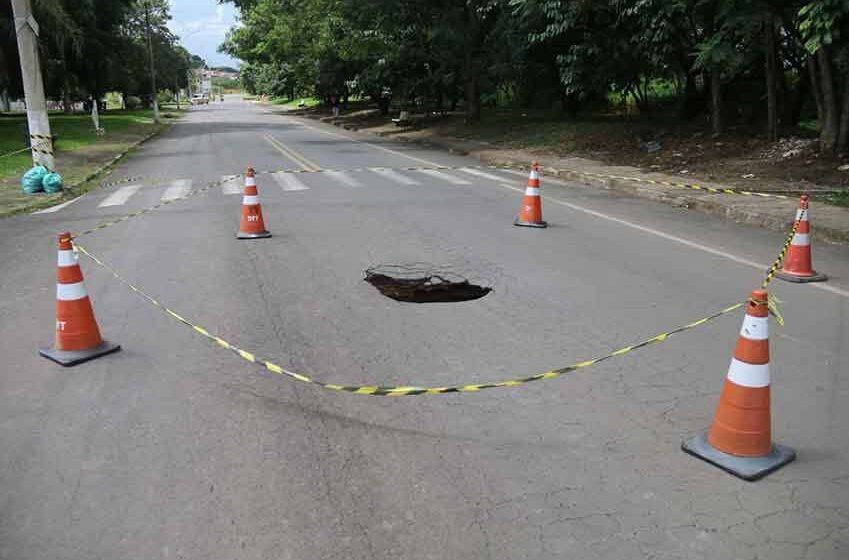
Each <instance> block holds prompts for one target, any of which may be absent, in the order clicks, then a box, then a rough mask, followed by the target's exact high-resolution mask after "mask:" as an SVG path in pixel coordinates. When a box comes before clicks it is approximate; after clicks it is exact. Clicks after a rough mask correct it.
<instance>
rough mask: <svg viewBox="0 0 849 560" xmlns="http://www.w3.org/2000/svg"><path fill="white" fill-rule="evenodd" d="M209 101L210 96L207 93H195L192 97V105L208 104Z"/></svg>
mask: <svg viewBox="0 0 849 560" xmlns="http://www.w3.org/2000/svg"><path fill="white" fill-rule="evenodd" d="M207 103H209V98H208V97H206V96H205V95H195V96H194V97H192V105H206V104H207Z"/></svg>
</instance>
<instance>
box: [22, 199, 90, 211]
mask: <svg viewBox="0 0 849 560" xmlns="http://www.w3.org/2000/svg"><path fill="white" fill-rule="evenodd" d="M81 198H82V196H78V197H77V198H74V199H71V200H69V201H67V202H63V203H62V204H57V205H56V206H51V207H50V208H45V209H44V210H39V211H38V212H33V214H52V213H53V212H58V211H59V210H61V209H62V208H65V207H67V206H70V205H71V204H73V203H75V202H76V201H78V200H79V199H81Z"/></svg>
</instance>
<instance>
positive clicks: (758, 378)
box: [728, 358, 769, 388]
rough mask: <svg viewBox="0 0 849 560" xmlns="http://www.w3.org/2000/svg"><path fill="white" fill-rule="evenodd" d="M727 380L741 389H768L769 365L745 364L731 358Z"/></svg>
mask: <svg viewBox="0 0 849 560" xmlns="http://www.w3.org/2000/svg"><path fill="white" fill-rule="evenodd" d="M728 380H729V381H731V382H733V383H734V384H735V385H740V386H741V387H752V388H757V387H769V364H747V363H746V362H741V361H740V360H738V359H737V358H731V366H729V368H728Z"/></svg>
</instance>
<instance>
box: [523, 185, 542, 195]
mask: <svg viewBox="0 0 849 560" xmlns="http://www.w3.org/2000/svg"><path fill="white" fill-rule="evenodd" d="M525 196H539V189H538V188H536V187H528V188H526V189H525Z"/></svg>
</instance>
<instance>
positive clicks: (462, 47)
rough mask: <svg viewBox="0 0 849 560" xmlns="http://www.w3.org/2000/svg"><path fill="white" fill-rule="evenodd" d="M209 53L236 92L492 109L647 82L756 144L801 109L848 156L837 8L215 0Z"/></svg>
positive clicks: (846, 30) (662, 2)
mask: <svg viewBox="0 0 849 560" xmlns="http://www.w3.org/2000/svg"><path fill="white" fill-rule="evenodd" d="M229 1H230V2H231V3H233V4H235V5H236V6H237V7H238V8H239V10H240V13H241V23H240V25H238V26H236V27H235V28H234V29H232V30H231V31H230V33H229V35H228V37H227V40H226V42H225V43H224V45H223V46H222V50H223V51H224V52H227V53H229V54H231V55H233V56H235V57H237V58H239V59H241V60H243V61H244V62H245V63H246V64H245V65H244V66H243V67H242V79H243V84H244V86H245V87H246V88H247V89H248V90H249V91H251V92H253V93H261V94H268V95H276V96H289V97H293V96H295V95H302V94H314V95H317V96H319V97H326V96H329V95H339V96H346V95H348V94H350V93H357V94H360V95H368V96H372V97H378V96H380V95H381V93H382V92H384V91H391V93H392V96H393V99H394V100H395V101H396V102H397V103H398V104H400V105H402V106H419V107H427V108H431V109H441V108H443V107H444V106H447V105H451V106H458V105H462V106H463V108H464V111H465V114H466V117H467V120H468V121H470V122H475V121H477V120H478V119H479V118H480V114H481V105H484V104H491V103H495V102H506V103H518V104H521V105H526V106H530V105H541V106H551V105H552V104H558V105H559V106H561V107H562V108H563V109H564V110H566V111H569V112H574V111H578V110H581V109H582V108H586V107H593V106H596V105H598V104H604V103H606V102H607V99H609V97H610V95H611V94H619V95H621V96H626V97H627V98H629V99H632V100H633V102H634V103H635V104H636V105H637V106H638V107H639V109H640V110H641V111H651V110H652V101H651V92H652V91H653V90H654V89H657V87H658V84H663V86H664V87H666V88H667V89H670V90H672V91H673V99H674V100H675V102H676V105H677V113H678V114H679V115H680V118H682V119H685V120H689V119H694V118H699V117H701V116H703V115H704V116H706V117H707V118H709V119H710V122H711V124H712V126H713V129H714V131H715V132H716V133H722V131H723V129H724V126H725V123H726V122H734V121H739V120H743V121H745V122H752V121H754V122H758V121H762V122H763V123H764V126H765V127H766V129H767V132H768V134H769V135H770V137H772V138H776V137H777V134H778V129H779V128H780V127H782V126H785V127H788V126H795V125H796V124H797V123H798V121H799V119H800V117H801V115H802V113H803V111H804V110H805V108H806V107H809V108H810V110H811V111H813V110H815V111H816V114H817V117H818V122H819V128H820V140H821V148H822V151H823V152H824V153H829V154H833V153H835V152H838V151H840V152H845V151H846V150H847V148H849V144H847V143H849V2H846V0H815V1H804V0H790V1H781V2H779V1H777V0H753V1H752V0H749V1H743V0H464V1H460V2H458V1H456V0H229Z"/></svg>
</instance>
